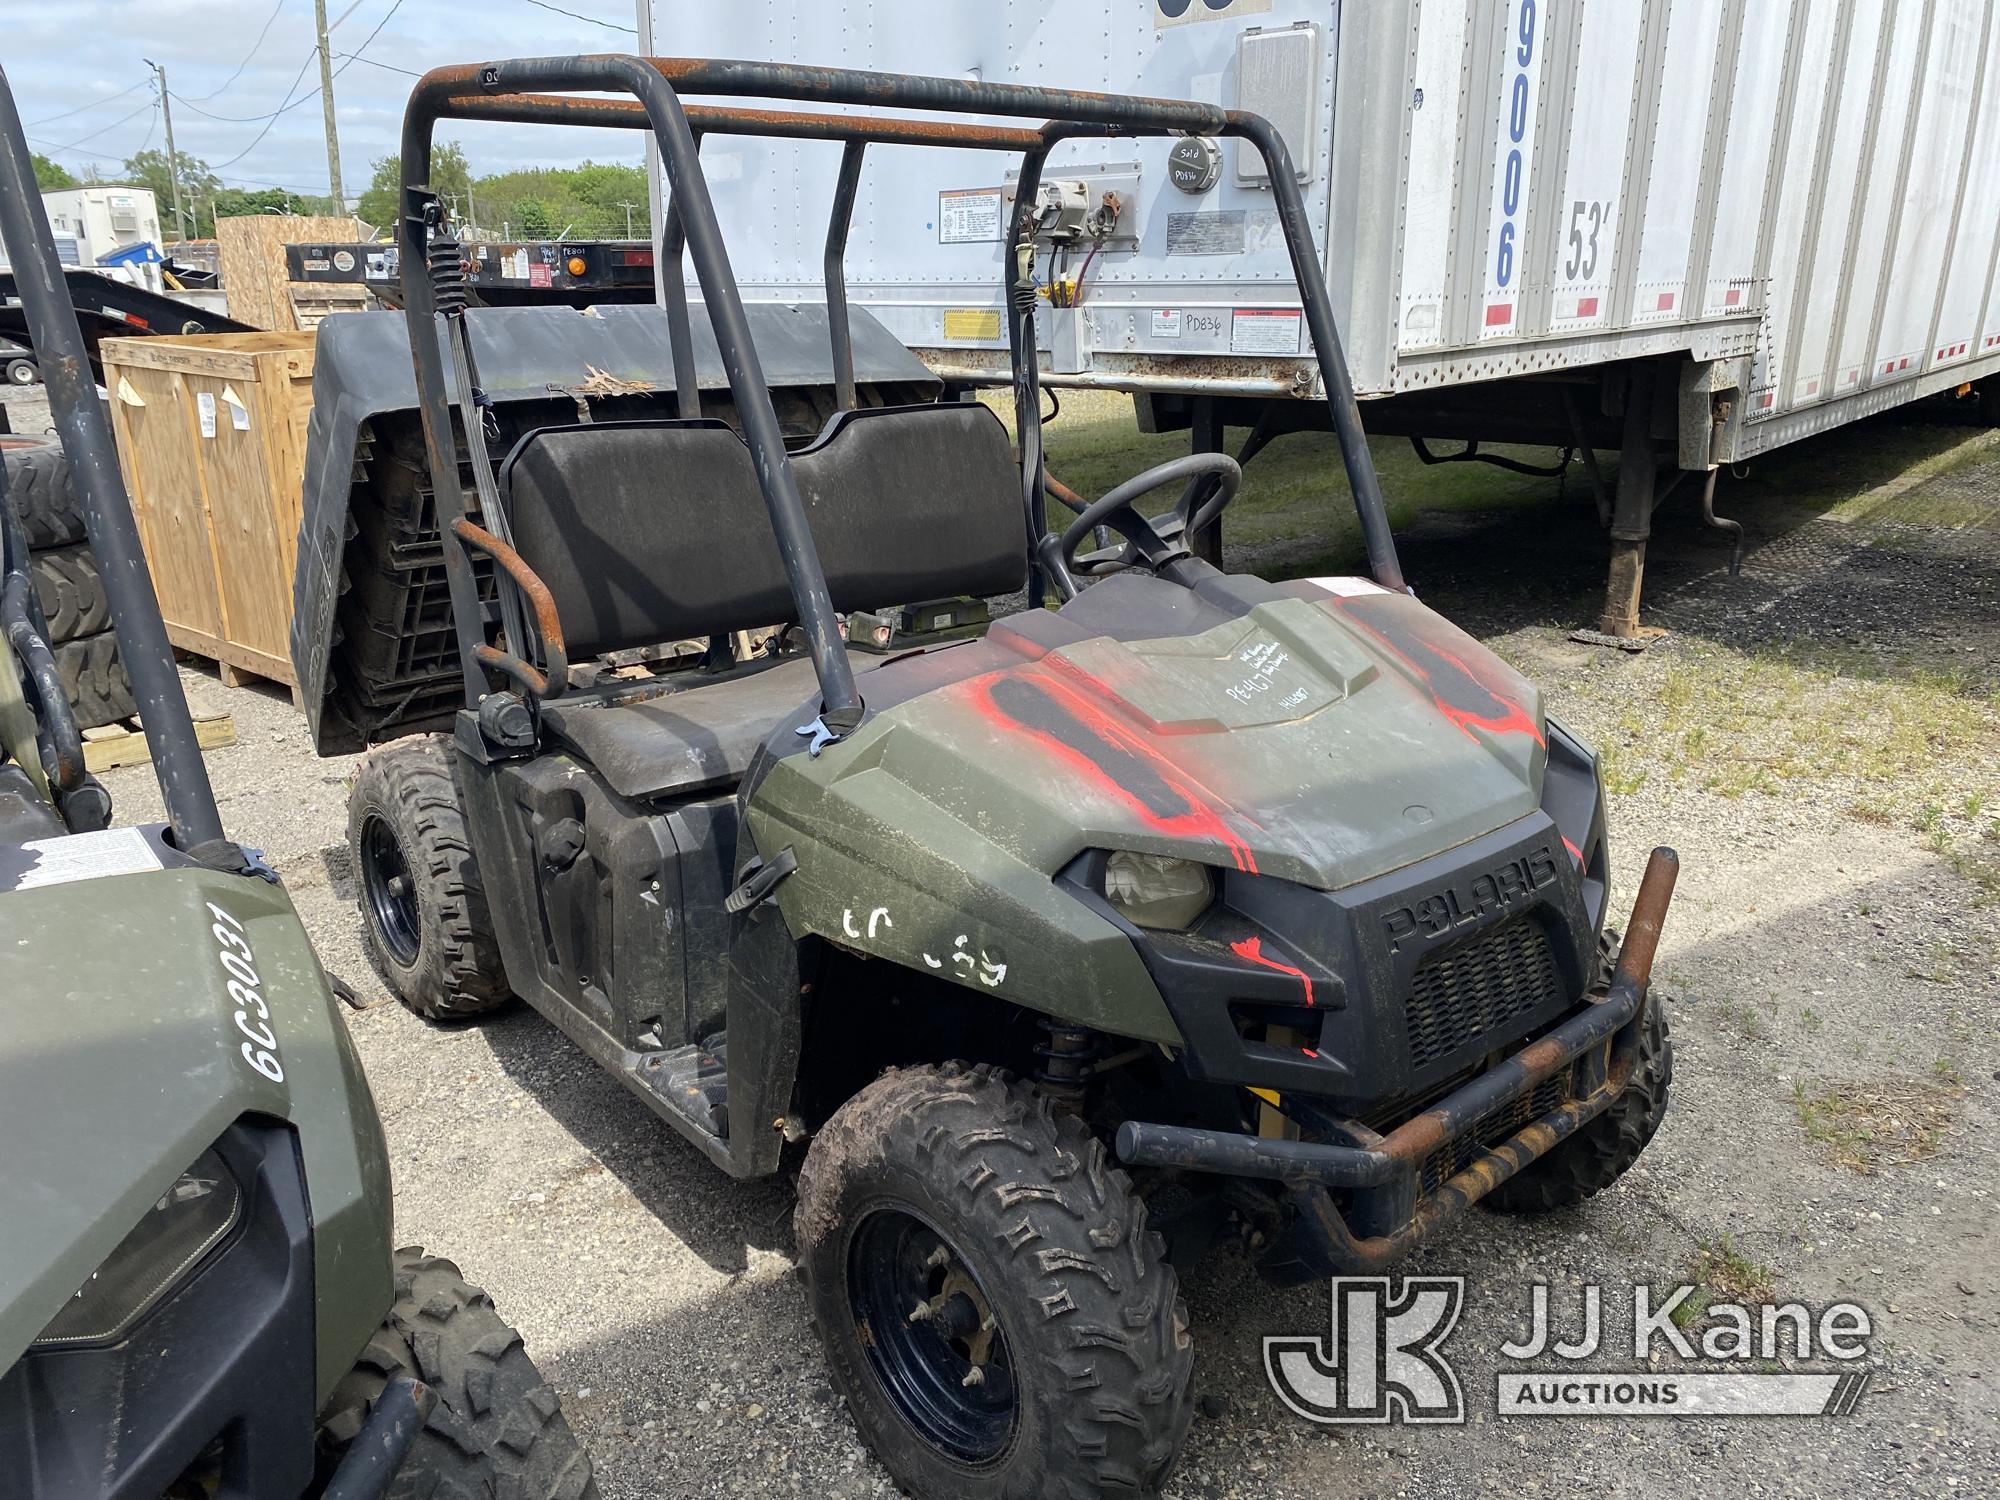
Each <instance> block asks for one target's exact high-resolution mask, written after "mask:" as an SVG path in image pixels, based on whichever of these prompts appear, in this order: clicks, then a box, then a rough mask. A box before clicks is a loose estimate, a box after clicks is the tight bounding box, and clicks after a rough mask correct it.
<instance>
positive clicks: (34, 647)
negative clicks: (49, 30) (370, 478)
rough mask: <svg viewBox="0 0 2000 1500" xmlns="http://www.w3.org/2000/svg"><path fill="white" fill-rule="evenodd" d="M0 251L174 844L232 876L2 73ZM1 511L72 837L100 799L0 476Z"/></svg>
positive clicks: (16, 615) (55, 780)
mask: <svg viewBox="0 0 2000 1500" xmlns="http://www.w3.org/2000/svg"><path fill="white" fill-rule="evenodd" d="M0 245H4V247H5V249H6V252H7V258H8V260H9V261H10V262H11V263H12V266H13V280H14V283H15V288H14V289H15V293H16V295H17V296H18V298H19V301H20V317H21V321H22V323H23V324H24V325H25V327H26V329H27V332H28V336H29V341H30V342H31V343H32V344H33V345H34V347H35V351H36V353H37V354H38V355H39V356H40V363H41V369H42V380H43V383H44V384H45V385H46V386H47V388H48V398H49V409H50V412H51V414H52V416H53V417H54V419H55V425H56V430H57V431H58V432H59V433H60V434H61V437H62V446H63V451H64V452H65V453H66V454H68V455H69V462H70V473H71V475H72V478H73V481H74V483H75V485H76V488H77V492H78V494H79V496H80V497H81V498H82V500H83V513H84V522H85V527H86V530H87V531H88V534H89V538H90V547H91V551H92V553H93V554H94V555H95V556H96V558H97V565H98V569H99V571H100V572H101V574H102V575H103V579H104V596H105V601H106V603H107V604H109V605H110V610H111V621H112V624H113V626H114V627H115V628H116V629H117V632H118V646H119V653H120V655H121V657H122V658H123V660H124V663H125V671H126V674H127V675H128V676H129V677H130V678H131V681H132V699H133V702H134V703H135V704H136V705H137V706H138V710H139V714H140V717H141V718H142V719H143V720H144V721H145V725H146V743H147V748H148V749H149V751H150V752H151V754H152V759H153V771H154V774H155V775H156V776H157V777H158V779H159V783H160V797H161V800H162V802H163V803H164V804H165V807H166V813H167V822H168V824H169V825H170V826H171V827H172V829H173V839H174V843H175V845H176V846H177V847H179V848H180V849H181V850H183V851H185V852H186V853H188V854H191V855H193V856H194V857H195V858H197V859H199V860H201V861H202V862H203V863H211V864H214V865H216V866H218V867H219V868H225V869H237V868H241V867H243V865H244V861H243V856H242V851H240V850H239V849H237V848H236V846H235V845H233V844H231V843H229V842H228V841H227V839H226V838H225V836H224V834H223V831H222V818H221V815H220V814H219V813H218V812H217V811H216V805H215V791H214V789H213V788H212V787H211V786H210V785H209V781H208V769H207V767H206V766H205V765H204V764H203V762H202V758H201V747H200V746H199V745H198V744H197V743H196V741H195V732H194V721H193V719H192V718H191V717H190V716H189V714H188V706H187V699H186V698H184V697H183V696H182V695H181V682H180V672H179V669H178V668H177V667H175V665H174V651H173V647H172V645H171V644H169V642H168V640H167V627H166V625H165V623H164V622H163V621H162V620H161V618H160V603H159V598H158V596H157V595H156V594H155V593H154V592H153V578H152V575H151V574H150V573H148V572H147V571H146V556H145V553H144V551H143V550H142V548H141V547H140V544H139V526H138V522H137V521H135V520H134V519H133V516H132V504H131V501H130V500H129V499H127V497H126V494H125V482H124V480H123V478H122V477H121V476H120V474H119V470H118V451H117V448H116V446H115V445H114V444H113V442H112V439H111V424H110V421H109V420H108V419H107V418H106V416H105V414H104V408H103V406H102V405H101V404H100V403H99V401H98V397H97V382H96V381H95V380H94V379H93V378H92V376H91V365H90V350H89V348H88V347H87V346H86V344H85V342H84V337H83V331H82V328H81V327H80V326H79V324H78V322H77V316H76V308H75V307H74V305H73V304H72V302H71V298H70V286H69V283H68V282H67V281H65V279H64V276H63V268H62V266H61V264H60V263H59V262H58V261H57V259H56V247H55V240H54V238H53V237H52V236H51V234H50V233H49V226H48V218H47V216H46V215H45V214H44V213H43V211H42V194H41V189H40V188H39V187H38V186H37V184H36V182H35V171H34V163H33V161H32V160H31V159H30V156H29V153H28V138H27V135H26V133H25V132H24V130H23V127H22V125H21V114H20V110H19V109H18V108H17V107H16V105H15V103H14V93H13V88H12V85H10V84H9V83H8V81H7V77H6V74H5V73H4V72H0ZM0 514H4V515H5V517H6V525H5V527H4V531H5V537H4V546H3V547H0V552H4V557H5V564H4V567H5V575H6V581H5V584H4V586H0V628H4V629H5V631H6V633H7V637H8V640H9V642H10V644H11V645H12V646H13V649H14V652H15V653H16V654H17V655H18V656H19V657H20V659H21V662H22V665H23V668H24V669H25V673H26V678H27V681H26V683H25V684H24V687H25V690H26V693H27V696H28V700H29V703H30V706H31V707H32V708H33V709H34V711H35V714H36V724H37V738H38V740H39V742H40V743H39V746H38V749H39V755H40V759H41V762H42V766H41V769H42V772H43V774H44V776H45V778H46V780H47V783H48V788H49V791H50V794H51V798H52V800H53V801H54V803H55V805H56V807H57V809H58V810H59V811H60V812H61V813H62V816H63V819H64V821H65V823H66V824H67V825H68V826H69V828H70V829H71V831H72V832H84V831H91V830H95V829H101V828H103V827H105V826H106V825H107V823H108V822H109V820H110V816H111V801H110V798H109V797H107V796H106V795H105V794H104V790H103V788H102V787H100V786H98V785H97V783H96V782H95V780H94V779H93V778H92V777H91V776H90V774H89V772H88V771H87V770H86V769H85V765H84V758H83V741H82V738H81V736H80V735H79V734H78V732H77V727H76V720H75V717H74V715H72V714H71V712H70V708H69V701H68V699H67V698H66V697H65V695H64V693H63V686H62V683H61V681H60V679H59V678H58V677H57V676H56V671H55V664H54V661H53V659H52V658H51V656H50V653H49V647H48V628H47V625H46V623H45V622H44V621H43V619H42V617H41V615H42V612H41V607H40V605H39V604H38V603H36V599H35V592H34V588H33V586H32V585H31V584H30V583H29V581H28V578H27V575H26V572H25V568H26V565H27V548H26V546H25V540H26V539H25V537H24V536H23V535H22V532H21V528H20V527H19V526H18V525H16V524H15V523H14V518H13V512H12V511H11V510H10V509H9V508H8V501H7V497H6V485H5V482H4V478H0ZM0 670H6V668H5V667H4V666H0Z"/></svg>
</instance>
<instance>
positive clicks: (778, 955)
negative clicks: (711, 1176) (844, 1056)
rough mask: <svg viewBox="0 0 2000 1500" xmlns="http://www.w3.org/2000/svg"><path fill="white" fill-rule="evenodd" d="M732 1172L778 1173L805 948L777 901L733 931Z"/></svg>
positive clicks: (734, 924) (745, 916)
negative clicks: (801, 955) (802, 956)
mask: <svg viewBox="0 0 2000 1500" xmlns="http://www.w3.org/2000/svg"><path fill="white" fill-rule="evenodd" d="M729 936H730V942H729V1028H728V1029H729V1171H730V1174H731V1175H732V1176H736V1177H762V1176H766V1175H768V1174H769V1173H772V1172H775V1171H777V1169H778V1156H779V1153H780V1152H781V1151H782V1150H783V1148H784V1144H785V1120H786V1117H787V1115H788V1114H789V1113H790V1111H791V1107H792V1089H793V1085H794V1083H795V1082H796V1081H797V1078H798V1070H799V1045H800V1039H801V1034H802V1032H803V1029H804V1026H803V1013H802V1012H803V1006H802V997H801V994H800V988H799V987H800V978H799V945H798V943H797V941H796V940H794V938H793V937H792V934H791V930H790V929H789V928H787V927H786V926H785V919H784V916H783V914H782V913H780V912H779V910H778V907H777V904H776V903H775V902H759V903H758V904H756V905H755V906H752V907H750V908H749V909H748V910H747V911H742V912H738V913H736V914H735V915H734V916H733V917H732V918H731V919H730V927H729Z"/></svg>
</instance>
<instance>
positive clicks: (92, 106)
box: [24, 78, 153, 130]
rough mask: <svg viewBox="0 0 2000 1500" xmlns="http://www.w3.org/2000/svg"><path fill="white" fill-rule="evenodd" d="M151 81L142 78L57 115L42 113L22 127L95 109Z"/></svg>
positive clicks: (35, 125) (42, 123)
mask: <svg viewBox="0 0 2000 1500" xmlns="http://www.w3.org/2000/svg"><path fill="white" fill-rule="evenodd" d="M152 81H153V80H152V79H150V78H142V79H140V80H139V81H138V82H137V83H135V84H133V85H132V87H131V88H129V89H120V90H119V91H118V92H117V93H115V94H106V95H105V96H104V97H103V98H102V99H93V100H91V101H90V102H89V103H88V104H79V105H78V106H77V107H76V108H75V109H66V110H64V111H63V112H62V113H61V114H59V115H43V116H42V117H41V119H39V120H30V121H28V123H27V125H26V126H25V127H24V128H26V129H28V130H33V129H35V128H36V127H37V126H40V125H50V124H53V123H54V122H55V121H57V120H67V119H68V118H69V117H70V116H71V115H80V114H82V113H83V112H84V111H85V110H87V109H96V108H97V107H98V106H99V105H102V104H109V103H111V101H112V100H114V99H123V98H124V97H125V96H126V95H127V94H130V93H134V92H136V91H137V90H139V89H142V88H145V87H146V86H147V85H148V84H150V83H151V82H152ZM128 118H129V116H128Z"/></svg>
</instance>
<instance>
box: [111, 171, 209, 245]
mask: <svg viewBox="0 0 2000 1500" xmlns="http://www.w3.org/2000/svg"><path fill="white" fill-rule="evenodd" d="M178 154H179V156H180V166H181V209H182V212H183V213H184V214H186V215H187V216H188V218H189V221H190V222H189V230H188V232H189V234H190V235H191V236H192V237H193V238H195V239H203V238H205V237H207V236H208V235H212V234H214V233H215V195H216V192H217V191H218V190H219V189H220V188H221V186H222V179H221V178H220V177H217V176H216V175H215V173H214V172H212V171H210V170H209V166H208V163H207V162H205V161H203V160H202V159H201V158H200V157H198V156H189V155H188V154H187V152H185V151H182V152H180V153H178ZM125 181H126V182H128V183H129V184H131V185H132V186H133V187H142V188H150V189H151V190H152V194H153V198H154V200H155V202H156V203H157V204H158V206H159V210H160V225H161V229H162V231H163V232H164V233H165V234H166V235H167V237H168V238H169V239H175V238H178V237H179V230H178V228H177V227H175V226H174V225H173V214H174V184H173V179H172V177H171V176H170V175H169V174H168V170H167V153H166V152H164V151H141V152H140V153H139V154H138V155H137V156H130V157H127V158H126V159H125Z"/></svg>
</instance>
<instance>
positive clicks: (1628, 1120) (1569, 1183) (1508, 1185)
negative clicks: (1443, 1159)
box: [1486, 997, 1674, 1214]
mask: <svg viewBox="0 0 2000 1500" xmlns="http://www.w3.org/2000/svg"><path fill="white" fill-rule="evenodd" d="M1673 1081H1674V1042H1673V1038H1672V1037H1671V1036H1670V1035H1668V1032H1667V1016H1666V1008H1665V1006H1663V1005H1662V1004H1661V1003H1660V1001H1659V1000H1658V999H1657V998H1654V997H1649V998H1648V999H1647V1001H1646V1014H1645V1019H1644V1020H1643V1021H1642V1022H1641V1024H1640V1029H1639V1056H1638V1060H1637V1061H1636V1062H1635V1063H1634V1064H1633V1065H1632V1077H1631V1080H1630V1081H1629V1082H1628V1083H1627V1084H1626V1085H1625V1092H1624V1093H1622V1094H1620V1095H1619V1096H1618V1097H1617V1098H1616V1099H1614V1100H1612V1101H1611V1106H1610V1107H1609V1108H1608V1109H1606V1110H1605V1111H1604V1113H1603V1114H1601V1115H1599V1116H1598V1117H1597V1118H1596V1119H1594V1120H1592V1121H1591V1122H1590V1123H1589V1124H1587V1125H1585V1126H1584V1127H1583V1128H1582V1129H1580V1130H1578V1131H1577V1132H1576V1133H1575V1134H1574V1135H1572V1136H1570V1137H1569V1138H1568V1139H1567V1140H1565V1141H1563V1142H1561V1143H1560V1144H1558V1145H1557V1146H1556V1148H1555V1149H1554V1150H1552V1151H1551V1152H1549V1154H1548V1155H1547V1156H1544V1157H1543V1158H1542V1159H1541V1160H1539V1161H1537V1162H1535V1163H1534V1164H1533V1165H1531V1166H1529V1167H1528V1168H1527V1169H1526V1170H1525V1171H1522V1172H1520V1173H1517V1174H1516V1175H1515V1176H1513V1177H1510V1178H1508V1179H1507V1180H1506V1181H1505V1182H1503V1183H1501V1184H1500V1186H1498V1187H1497V1188H1495V1189H1494V1190H1493V1191H1492V1192H1491V1193H1490V1194H1488V1195H1487V1198H1486V1202H1487V1204H1488V1205H1490V1206H1491V1207H1493V1208H1497V1209H1499V1210H1500V1211H1501V1212H1502V1213H1509V1214H1540V1213H1547V1212H1549V1211H1550V1210H1551V1209H1557V1208H1570V1207H1573V1206H1574V1205H1576V1204H1578V1203H1581V1202H1583V1200H1584V1199H1586V1198H1591V1197H1595V1196H1596V1195H1597V1194H1599V1193H1601V1192H1603V1191H1604V1190H1605V1189H1606V1188H1608V1187H1610V1186H1611V1184H1612V1183H1614V1182H1616V1181H1617V1180H1618V1179H1619V1178H1621V1177H1623V1176H1624V1175H1625V1173H1626V1172H1627V1171H1628V1170H1629V1169H1630V1168H1631V1166H1632V1163H1633V1162H1635V1161H1637V1160H1638V1159H1639V1153H1640V1152H1642V1151H1644V1150H1645V1149H1646V1146H1647V1144H1648V1143H1649V1142H1650V1141H1651V1140H1652V1139H1653V1136H1654V1135H1655V1134H1656V1133H1657V1132H1658V1131H1659V1128H1660V1121H1662V1120H1663V1119H1665V1118H1666V1114H1667V1095H1668V1093H1669V1091H1670V1090H1671V1087H1672V1085H1673Z"/></svg>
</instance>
